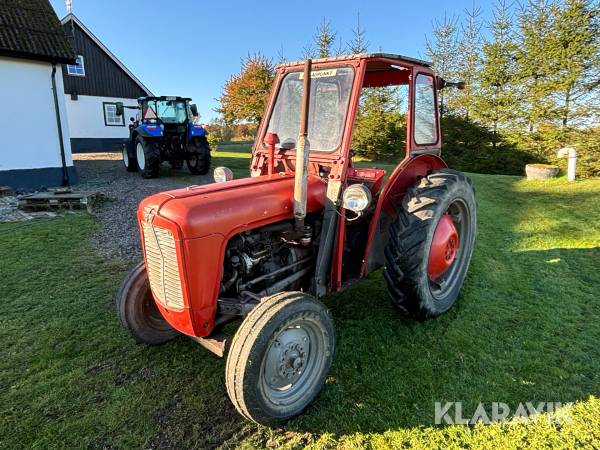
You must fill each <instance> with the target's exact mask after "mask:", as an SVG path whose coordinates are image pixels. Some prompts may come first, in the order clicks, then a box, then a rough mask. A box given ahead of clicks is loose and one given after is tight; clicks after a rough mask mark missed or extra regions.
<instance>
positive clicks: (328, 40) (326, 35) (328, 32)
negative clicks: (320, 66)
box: [313, 17, 337, 58]
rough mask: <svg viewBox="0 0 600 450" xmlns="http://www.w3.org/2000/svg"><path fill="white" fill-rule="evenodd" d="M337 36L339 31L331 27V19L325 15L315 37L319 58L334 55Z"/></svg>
mask: <svg viewBox="0 0 600 450" xmlns="http://www.w3.org/2000/svg"><path fill="white" fill-rule="evenodd" d="M336 36H337V33H336V32H335V31H333V30H332V29H331V23H330V22H329V20H327V18H325V17H323V22H321V24H320V25H319V27H318V28H317V34H315V36H314V38H313V40H314V42H315V46H316V48H317V55H318V57H319V58H328V57H330V56H331V55H332V48H333V44H334V43H335V38H336Z"/></svg>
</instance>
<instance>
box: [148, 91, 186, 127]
mask: <svg viewBox="0 0 600 450" xmlns="http://www.w3.org/2000/svg"><path fill="white" fill-rule="evenodd" d="M191 100H192V99H191V98H184V97H141V98H139V99H138V104H139V105H140V107H139V112H138V116H139V117H138V121H139V122H141V123H162V124H165V125H183V124H187V123H188V122H190V123H191V122H193V121H194V118H195V117H197V116H198V110H197V107H196V105H195V104H192V103H190V101H191Z"/></svg>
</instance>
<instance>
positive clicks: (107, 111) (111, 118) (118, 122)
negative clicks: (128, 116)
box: [102, 103, 125, 127]
mask: <svg viewBox="0 0 600 450" xmlns="http://www.w3.org/2000/svg"><path fill="white" fill-rule="evenodd" d="M102 106H103V107H104V125H106V126H107V127H124V126H125V120H124V119H123V116H122V115H121V116H117V104H116V103H102Z"/></svg>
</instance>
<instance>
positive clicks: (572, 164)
mask: <svg viewBox="0 0 600 450" xmlns="http://www.w3.org/2000/svg"><path fill="white" fill-rule="evenodd" d="M558 157H559V158H565V157H566V158H568V160H567V180H569V181H575V175H576V171H577V151H576V150H575V149H574V148H573V147H565V148H561V149H560V150H559V151H558Z"/></svg>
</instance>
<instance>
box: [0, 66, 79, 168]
mask: <svg viewBox="0 0 600 450" xmlns="http://www.w3.org/2000/svg"><path fill="white" fill-rule="evenodd" d="M51 73H52V65H51V64H49V63H44V62H36V61H29V60H26V59H18V58H7V57H3V56H0V170H11V169H38V168H45V167H62V163H61V158H60V145H59V140H58V130H57V126H56V113H55V110H54V98H53V95H52V80H51V78H50V75H51ZM56 89H57V93H58V107H59V111H60V116H61V119H62V131H63V142H64V147H65V156H66V160H67V166H71V165H73V161H72V159H71V144H70V141H69V125H68V119H67V112H66V107H65V100H64V99H65V97H64V85H63V80H62V70H61V68H60V65H57V66H56Z"/></svg>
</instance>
